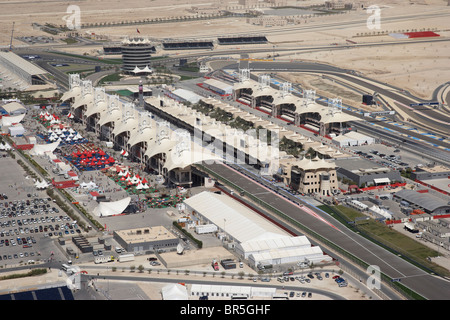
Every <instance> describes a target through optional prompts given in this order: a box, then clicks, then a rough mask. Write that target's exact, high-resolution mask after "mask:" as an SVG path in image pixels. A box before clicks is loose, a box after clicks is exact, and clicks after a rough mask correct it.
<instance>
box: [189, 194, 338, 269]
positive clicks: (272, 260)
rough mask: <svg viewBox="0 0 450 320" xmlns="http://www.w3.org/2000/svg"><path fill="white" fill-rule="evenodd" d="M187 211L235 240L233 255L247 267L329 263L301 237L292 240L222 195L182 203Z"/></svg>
mask: <svg viewBox="0 0 450 320" xmlns="http://www.w3.org/2000/svg"><path fill="white" fill-rule="evenodd" d="M184 204H185V205H186V209H187V211H188V212H190V213H193V212H195V215H196V216H197V217H198V218H199V219H200V220H201V221H202V222H204V223H212V224H215V225H216V226H217V227H218V228H219V229H221V231H222V232H225V233H226V234H227V236H228V238H229V239H231V240H234V241H235V251H236V254H237V255H238V256H239V257H240V258H242V259H247V260H248V261H249V263H250V265H251V266H253V267H258V265H267V264H272V265H277V264H284V263H296V262H303V261H305V259H307V260H308V261H310V262H315V263H318V262H321V261H329V260H331V257H329V256H328V255H324V253H323V252H322V250H321V249H320V247H312V246H311V243H310V242H309V240H308V239H307V238H306V237H305V236H297V237H293V236H291V235H290V234H288V233H287V232H285V231H284V230H282V229H280V228H279V227H277V226H275V225H274V224H272V223H270V222H269V221H268V220H266V219H264V218H263V217H261V216H260V215H258V214H257V213H256V212H254V211H253V210H251V209H249V208H247V207H245V206H244V205H242V204H240V203H239V202H237V201H236V200H234V199H232V198H231V197H228V196H226V195H221V194H216V193H212V192H207V191H204V192H201V193H199V194H196V195H194V196H192V197H190V198H188V199H186V200H185V201H184Z"/></svg>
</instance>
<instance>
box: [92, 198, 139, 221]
mask: <svg viewBox="0 0 450 320" xmlns="http://www.w3.org/2000/svg"><path fill="white" fill-rule="evenodd" d="M130 201H131V197H127V198H124V199H121V200H118V201H111V202H100V203H99V204H98V206H97V207H96V208H95V209H94V214H95V215H96V216H98V217H108V216H114V215H118V214H121V213H123V211H124V210H125V209H126V208H127V207H128V205H129V204H130Z"/></svg>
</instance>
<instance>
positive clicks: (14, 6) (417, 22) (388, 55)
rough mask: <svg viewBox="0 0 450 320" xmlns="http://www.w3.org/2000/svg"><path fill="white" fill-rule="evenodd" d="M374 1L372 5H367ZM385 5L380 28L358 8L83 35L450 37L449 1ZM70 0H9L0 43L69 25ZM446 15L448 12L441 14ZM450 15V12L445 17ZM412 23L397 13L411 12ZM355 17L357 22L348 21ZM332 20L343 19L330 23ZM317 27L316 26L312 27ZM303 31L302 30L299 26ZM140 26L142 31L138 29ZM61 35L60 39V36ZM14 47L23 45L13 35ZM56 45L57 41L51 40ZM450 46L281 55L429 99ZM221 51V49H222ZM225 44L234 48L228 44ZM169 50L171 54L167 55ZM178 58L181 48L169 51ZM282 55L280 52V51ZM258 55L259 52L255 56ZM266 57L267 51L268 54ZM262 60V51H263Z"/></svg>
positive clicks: (180, 8)
mask: <svg viewBox="0 0 450 320" xmlns="http://www.w3.org/2000/svg"><path fill="white" fill-rule="evenodd" d="M217 3H218V2H217V1H214V0H212V1H208V0H196V1H189V0H171V2H168V1H164V0H152V1H150V2H149V1H143V0H130V1H127V2H123V1H118V0H112V1H106V0H92V1H87V0H80V1H77V2H76V5H78V6H79V8H80V10H81V11H80V12H81V16H80V17H81V23H85V24H88V23H103V22H114V21H139V20H142V19H147V18H150V19H151V18H156V17H183V16H189V15H192V13H191V12H189V11H188V9H190V8H191V6H201V5H206V6H207V5H215V4H217ZM223 3H225V4H228V5H229V6H235V5H237V1H223ZM314 3H320V1H317V0H313V1H304V2H303V1H302V5H309V4H314ZM288 4H291V5H298V3H297V1H293V0H288ZM370 4H372V3H371V2H369V1H368V2H367V3H366V5H370ZM376 4H377V5H378V6H379V7H380V8H381V13H380V27H381V28H380V29H378V30H377V29H373V30H371V29H369V28H368V27H367V23H366V20H367V19H368V17H369V15H370V14H369V13H368V12H366V11H365V10H356V11H352V12H349V13H345V14H339V15H332V16H320V17H308V18H306V19H305V22H302V24H301V25H297V26H293V25H288V26H286V27H272V28H267V27H261V26H255V25H250V24H248V23H246V21H245V19H242V18H226V19H211V20H204V21H192V22H186V21H184V22H178V23H162V24H152V25H149V24H142V25H137V26H136V25H133V26H124V27H114V28H112V27H105V28H98V27H97V28H96V27H94V26H93V27H92V28H88V29H82V30H81V31H82V32H86V33H89V34H92V33H95V34H96V35H99V36H104V37H107V38H109V39H111V40H120V39H121V38H123V37H127V36H129V37H133V36H144V37H149V38H152V39H159V40H164V39H166V38H172V39H174V38H177V39H202V38H203V39H205V38H209V39H214V38H216V37H217V36H219V35H233V34H238V33H244V34H249V33H252V34H265V35H266V36H267V38H268V39H269V41H270V44H269V45H267V46H268V47H273V46H275V47H276V48H291V47H296V48H298V47H307V46H319V45H330V44H332V43H333V44H337V46H343V45H348V43H347V42H346V40H347V39H351V40H352V41H355V42H357V43H367V42H389V41H391V42H394V41H395V42H400V43H401V42H404V43H407V42H408V40H406V39H403V40H398V41H396V40H395V39H394V38H392V37H390V36H389V35H377V34H378V32H388V33H390V32H406V31H411V30H418V31H421V30H428V29H430V30H436V31H437V32H438V33H439V34H441V38H444V37H448V36H449V35H450V23H449V21H450V16H449V15H450V6H448V5H447V1H444V0H419V1H415V2H414V4H411V3H410V2H409V1H406V0H389V1H388V0H380V1H377V3H376ZM67 6H68V4H67V2H65V1H58V0H56V1H51V0H49V1H27V0H5V1H2V2H1V3H0V8H1V10H0V18H1V19H0V28H1V30H5V31H6V32H2V34H1V35H0V46H2V45H3V46H7V45H8V44H9V41H10V35H11V34H10V30H11V28H12V23H13V21H14V22H15V27H14V36H15V37H19V36H29V35H35V36H39V35H44V36H49V34H47V33H44V32H42V31H39V30H35V29H33V28H32V26H31V23H32V22H38V23H41V24H45V23H52V24H55V25H64V24H65V21H64V20H63V17H64V16H66V15H68V13H67V12H66V9H67ZM443 14H444V15H443ZM445 14H449V15H445ZM408 16H411V17H410V19H407V20H401V21H399V20H395V21H392V20H391V19H392V18H398V17H402V18H404V17H408ZM349 21H355V22H356V21H357V23H354V24H346V23H347V22H349ZM330 23H342V24H340V25H339V24H338V25H337V26H336V25H335V26H332V27H327V26H326V25H327V24H330ZM312 26H315V28H314V29H311V27H312ZM299 28H302V29H299ZM137 29H139V31H140V33H137ZM57 38H58V37H56V40H58V39H57ZM14 44H15V45H16V46H21V45H25V44H24V43H22V42H20V41H18V40H14ZM49 46H50V47H51V46H52V45H49ZM449 46H450V44H449V43H448V42H439V43H437V42H436V43H429V44H414V45H411V44H410V45H406V44H404V45H403V44H400V45H395V46H394V45H392V46H384V47H367V48H347V49H344V50H333V51H330V50H326V51H316V52H304V53H297V54H295V53H291V54H287V55H285V54H282V55H281V56H280V59H301V60H309V61H320V62H325V63H329V64H332V65H336V66H339V67H343V68H352V69H357V70H359V71H361V72H362V73H363V74H364V75H365V76H368V77H372V78H374V79H376V80H380V81H383V82H387V83H390V84H395V85H397V86H400V87H403V88H405V89H407V90H409V91H410V92H411V93H413V94H415V95H417V96H419V97H421V98H425V99H428V98H430V97H431V94H432V92H433V90H434V89H435V88H436V87H437V86H439V85H440V84H442V83H445V82H446V81H448V79H449V78H450V70H449V69H448V68H444V66H446V64H447V62H448V59H449V58H450V50H449V49H450V47H449ZM220 49H222V48H216V49H215V50H220ZM224 49H231V48H230V47H229V46H227V48H224ZM65 50H67V51H70V52H74V53H84V52H87V53H89V54H92V55H95V54H98V52H99V50H101V47H99V48H95V47H89V48H88V49H87V48H83V47H79V46H76V45H75V46H69V47H68V49H65ZM166 53H167V52H166ZM168 53H169V54H173V55H178V54H182V53H186V52H185V51H182V52H174V51H173V52H168ZM280 53H281V52H280ZM254 56H255V57H258V56H257V55H254ZM265 56H266V54H264V55H263V57H265ZM259 57H261V55H260V56H259Z"/></svg>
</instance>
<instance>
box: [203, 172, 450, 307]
mask: <svg viewBox="0 0 450 320" xmlns="http://www.w3.org/2000/svg"><path fill="white" fill-rule="evenodd" d="M205 167H207V168H208V169H210V170H212V171H214V172H216V173H218V174H219V175H220V176H222V177H226V179H228V180H229V181H231V182H232V183H234V184H236V185H238V186H240V187H241V188H242V189H244V190H245V191H246V192H247V193H249V194H252V195H254V196H255V197H257V198H259V199H261V200H263V201H265V202H266V203H268V204H270V205H271V206H272V207H274V208H276V209H277V210H279V211H281V212H283V213H284V214H286V215H287V216H289V217H291V218H292V219H294V220H296V221H298V222H299V223H301V224H302V225H304V226H306V227H307V228H309V229H311V230H313V231H314V232H316V233H318V234H320V235H321V236H322V237H324V238H326V239H327V240H329V241H330V242H332V243H334V244H336V245H337V246H339V247H341V248H342V249H344V250H346V251H347V252H350V253H351V254H353V255H355V256H357V257H358V258H360V259H361V260H363V261H365V262H366V263H367V264H369V265H375V266H378V267H379V268H380V270H381V272H382V273H384V274H386V275H387V276H389V277H391V278H393V279H397V278H398V279H401V283H402V284H403V285H405V286H407V287H409V288H411V289H412V290H414V291H415V292H417V293H419V294H421V295H422V296H424V297H425V298H427V299H430V300H441V299H450V282H449V281H447V280H445V279H443V278H441V277H437V276H434V275H430V274H428V273H426V272H425V271H423V270H421V269H419V268H417V267H415V266H413V265H412V264H410V263H408V262H406V261H405V260H403V259H402V258H400V257H398V256H396V255H394V254H392V253H390V252H388V251H386V250H385V249H383V248H381V247H379V246H377V245H375V244H374V243H372V242H370V241H368V240H367V239H365V238H363V237H361V236H359V235H358V234H355V233H353V232H352V231H350V230H348V229H347V227H345V226H344V225H341V224H340V223H339V222H338V221H337V220H335V219H334V218H332V217H331V216H329V215H328V214H325V213H324V212H322V211H320V210H318V209H317V208H315V207H313V206H310V205H308V204H304V206H303V207H300V206H298V205H296V204H295V203H293V202H291V201H288V200H287V199H285V198H284V197H282V196H280V195H279V194H277V193H275V192H273V191H272V190H270V189H269V188H267V187H264V186H262V185H261V184H259V183H257V182H255V181H254V180H252V179H250V178H249V177H246V176H244V175H242V174H241V173H239V172H237V171H236V170H234V169H232V168H230V167H229V166H227V165H223V164H211V165H205Z"/></svg>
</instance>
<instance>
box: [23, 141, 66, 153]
mask: <svg viewBox="0 0 450 320" xmlns="http://www.w3.org/2000/svg"><path fill="white" fill-rule="evenodd" d="M58 146H59V141H56V142H53V143H49V144H35V145H34V147H33V149H31V150H30V154H32V155H43V154H44V153H45V152H53V151H55V149H56V148H58Z"/></svg>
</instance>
